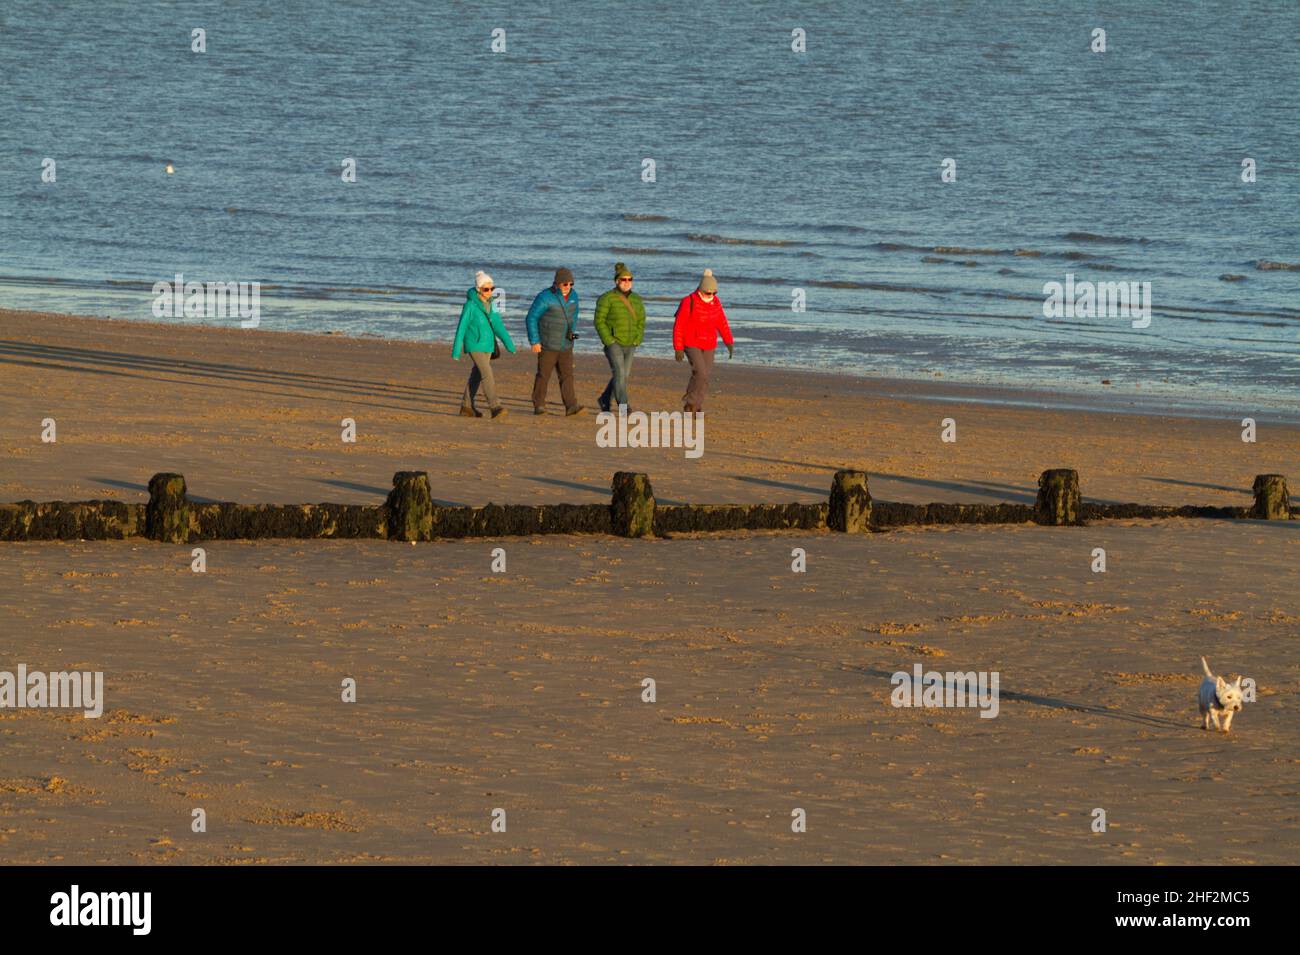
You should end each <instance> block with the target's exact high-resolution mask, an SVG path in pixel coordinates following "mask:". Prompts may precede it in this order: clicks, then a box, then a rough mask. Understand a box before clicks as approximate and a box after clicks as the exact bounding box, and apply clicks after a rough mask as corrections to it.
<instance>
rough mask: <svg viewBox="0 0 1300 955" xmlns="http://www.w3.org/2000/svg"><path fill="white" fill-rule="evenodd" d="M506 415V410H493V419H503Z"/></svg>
mask: <svg viewBox="0 0 1300 955" xmlns="http://www.w3.org/2000/svg"><path fill="white" fill-rule="evenodd" d="M505 413H506V409H505V408H493V409H492V417H494V418H500V417H501V416H502V415H503V414H505Z"/></svg>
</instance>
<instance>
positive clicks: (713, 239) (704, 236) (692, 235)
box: [686, 232, 794, 246]
mask: <svg viewBox="0 0 1300 955" xmlns="http://www.w3.org/2000/svg"><path fill="white" fill-rule="evenodd" d="M686 238H687V239H688V240H689V241H691V242H708V243H709V244H710V245H763V246H785V245H794V243H793V242H788V241H786V240H785V239H737V238H733V237H730V236H725V235H713V234H712V233H705V232H688V233H686Z"/></svg>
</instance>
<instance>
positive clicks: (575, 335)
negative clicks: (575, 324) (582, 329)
mask: <svg viewBox="0 0 1300 955" xmlns="http://www.w3.org/2000/svg"><path fill="white" fill-rule="evenodd" d="M564 337H565V338H567V339H568V340H569V341H571V342H576V341H577V340H578V337H579V336H578V333H577V332H569V333H568V334H566V335H565V336H564Z"/></svg>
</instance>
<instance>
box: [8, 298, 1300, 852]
mask: <svg viewBox="0 0 1300 955" xmlns="http://www.w3.org/2000/svg"><path fill="white" fill-rule="evenodd" d="M0 329H2V330H3V333H2V334H0V365H3V373H2V374H0V448H2V450H3V461H4V466H3V468H2V469H0V500H4V501H17V500H22V499H27V498H30V499H35V500H56V499H63V500H87V499H98V498H110V499H117V500H127V501H143V500H144V499H145V498H146V496H147V492H146V484H147V482H148V480H149V478H150V476H151V475H153V474H154V473H156V472H160V471H177V472H180V473H182V474H184V475H185V477H186V480H187V483H188V488H189V493H190V495H191V497H193V498H195V499H197V500H233V501H241V502H247V503H254V502H286V503H288V502H314V501H338V502H356V503H379V502H380V501H382V499H383V496H384V495H385V494H386V493H387V491H388V489H389V487H390V486H391V479H392V475H393V473H394V472H395V471H398V470H426V471H428V472H429V475H430V481H431V485H432V488H433V494H434V497H435V498H436V499H437V500H439V501H443V502H448V503H455V504H485V503H487V502H489V501H492V502H496V503H551V502H569V503H598V502H601V501H606V500H608V496H609V481H610V476H611V475H612V474H613V472H615V471H618V470H634V471H643V472H646V473H648V474H649V475H650V476H651V479H652V481H653V483H654V488H655V491H656V495H657V497H658V498H659V500H661V501H663V502H665V503H674V502H690V503H729V502H734V503H749V502H785V501H816V500H824V499H825V497H826V494H827V491H828V489H829V486H830V480H831V475H832V474H833V472H834V471H836V470H837V469H840V468H845V467H852V468H859V469H861V470H864V471H866V472H868V474H869V475H870V480H871V492H872V494H873V496H875V497H877V498H881V499H885V500H895V501H907V502H917V503H924V502H930V501H943V502H997V501H1008V502H1017V503H1030V502H1032V501H1033V497H1034V492H1035V488H1036V480H1037V477H1038V474H1039V473H1040V472H1041V471H1042V470H1044V469H1045V468H1052V467H1072V468H1077V469H1078V470H1079V472H1080V477H1081V484H1082V489H1083V494H1084V497H1085V499H1088V500H1096V501H1108V502H1130V501H1132V502H1139V503H1154V504H1221V505H1228V504H1230V505H1245V504H1248V503H1249V502H1250V486H1251V481H1252V479H1253V477H1254V476H1255V475H1256V474H1260V473H1266V472H1278V473H1283V474H1288V475H1289V476H1290V477H1291V481H1292V486H1293V488H1294V487H1295V486H1296V485H1297V483H1300V467H1297V462H1298V461H1300V429H1298V428H1296V427H1293V426H1289V425H1286V424H1283V423H1279V422H1275V421H1272V420H1270V418H1269V416H1268V415H1267V414H1266V413H1262V412H1258V411H1256V410H1255V409H1250V408H1243V409H1241V410H1240V412H1239V413H1233V414H1225V415H1224V416H1223V417H1222V418H1215V417H1206V418H1185V417H1172V416H1160V415H1149V414H1133V413H1123V412H1122V411H1121V410H1120V409H1119V408H1118V407H1117V408H1116V409H1115V410H1091V411H1087V410H1074V409H1068V408H1042V407H1035V406H1034V405H1035V403H1041V402H1042V401H1043V400H1044V399H1043V397H1042V396H1034V395H1028V394H1016V393H1011V392H1001V393H993V392H986V391H980V390H978V389H974V388H970V387H961V386H954V385H945V384H944V383H943V382H942V381H938V380H936V381H934V382H906V381H886V380H880V379H854V378H848V377H844V376H837V375H831V374H815V373H806V372H794V371H787V370H781V369H770V368H756V367H748V366H744V365H741V364H729V363H727V362H726V361H725V358H724V359H723V360H721V361H719V363H718V365H717V368H716V371H715V386H714V390H713V393H712V397H711V400H710V402H709V405H708V406H707V411H708V413H707V417H706V422H707V426H706V434H705V452H704V454H703V456H702V457H700V458H699V459H695V460H691V459H687V458H686V457H685V455H684V454H683V453H682V451H681V450H680V449H653V450H651V449H645V450H639V449H637V450H620V449H610V448H601V447H598V446H597V444H596V442H595V433H596V428H597V425H596V420H595V418H594V417H592V416H590V415H584V416H581V417H578V418H565V417H564V416H563V414H562V409H561V407H560V405H559V403H558V402H559V394H558V387H557V386H556V385H555V384H554V383H552V389H551V401H552V406H551V410H552V413H551V414H550V415H548V416H546V417H538V418H535V417H533V415H532V414H531V403H530V401H529V400H528V392H529V389H530V387H531V380H532V368H533V356H532V355H530V354H518V355H507V356H505V357H504V358H503V359H502V360H501V361H499V362H497V363H496V364H497V366H498V367H497V380H498V387H499V388H500V391H501V393H502V394H503V396H504V398H505V404H506V407H508V408H509V409H510V412H511V413H510V414H509V415H508V416H506V417H505V418H503V419H500V420H496V421H492V420H490V419H487V418H484V419H481V420H478V419H467V418H462V417H459V416H458V415H457V408H458V404H459V395H460V391H461V388H462V387H463V384H464V377H465V375H466V374H467V373H468V363H467V362H460V363H456V362H453V361H451V359H450V356H449V352H450V349H449V347H448V345H446V344H417V343H411V342H394V341H387V340H381V339H369V338H356V339H354V338H345V337H342V336H325V335H304V334H291V333H278V332H271V331H263V330H256V331H242V330H239V329H228V328H215V327H204V326H191V325H184V326H182V325H174V324H173V325H168V324H150V323H137V322H125V321H110V320H104V319H91V318H77V317H70V316H60V315H53V314H45V313H30V312H13V311H4V310H0ZM738 357H740V356H739V355H738ZM577 369H578V370H577V374H578V380H579V391H578V394H579V398H580V400H582V401H583V402H584V403H585V404H587V405H588V407H589V410H594V408H592V407H591V406H592V405H594V399H595V395H596V394H597V392H598V391H599V390H600V389H601V388H602V387H603V385H604V382H605V380H606V379H607V377H608V370H607V366H606V364H605V361H604V359H603V357H602V356H600V355H598V354H596V353H594V352H590V353H581V354H580V355H579V357H578V362H577ZM685 377H686V372H685V368H684V366H682V365H677V364H676V363H674V362H673V361H672V360H671V354H670V353H658V354H657V353H656V352H655V350H654V349H653V348H651V349H649V350H648V351H647V353H646V354H644V355H639V356H638V357H637V359H636V364H635V365H634V368H633V374H632V385H631V394H632V401H633V404H634V407H640V408H643V409H646V410H652V409H672V408H678V407H680V404H679V398H680V395H681V392H682V388H683V386H684V383H685ZM1103 400H1104V396H1099V404H1101V403H1103ZM1243 417H1254V418H1256V420H1257V422H1258V441H1257V442H1256V443H1253V444H1249V443H1243V442H1242V440H1241V426H1240V422H1241V418H1243ZM46 418H54V419H55V421H56V422H57V434H58V440H57V442H55V443H52V444H47V443H42V442H41V440H40V433H41V429H42V420H43V419H46ZM344 418H352V419H354V420H355V421H356V427H357V441H356V443H355V444H345V443H343V442H342V441H341V440H340V431H341V426H340V422H341V421H342V419H344ZM945 418H952V419H954V420H955V421H956V427H957V437H958V440H957V441H956V442H955V443H945V442H942V441H941V440H940V432H941V427H942V425H941V422H942V421H943V419H945ZM494 547H504V549H505V551H506V555H507V559H508V569H507V572H506V573H504V574H498V573H492V572H491V570H490V562H491V551H492V549H493V548H494ZM796 547H799V548H804V549H805V550H806V552H807V561H808V565H807V566H808V569H807V573H803V574H798V573H793V572H792V571H791V551H792V549H793V548H796ZM1098 547H1101V548H1104V549H1105V550H1106V552H1107V555H1108V569H1107V572H1106V573H1093V572H1092V571H1091V569H1090V562H1091V560H1092V556H1091V555H1092V551H1093V549H1094V548H1098ZM206 549H207V561H208V570H207V573H206V574H203V575H199V574H194V573H191V571H190V566H189V562H190V551H189V548H188V547H185V546H179V545H178V546H172V545H163V544H156V543H151V542H146V541H140V540H134V541H120V542H103V543H89V542H66V543H57V542H50V543H2V544H0V608H2V609H3V612H4V614H5V616H6V618H7V619H8V620H9V621H10V623H9V626H7V627H5V628H4V629H3V631H0V669H9V670H12V669H14V668H15V667H16V666H17V664H19V663H25V664H26V665H27V666H28V667H29V668H30V669H38V668H40V669H47V670H60V669H70V668H77V669H84V670H102V671H103V672H104V674H105V687H106V697H107V699H106V702H105V715H104V716H103V717H102V718H101V719H99V720H87V719H84V718H83V717H82V716H81V715H80V713H77V714H75V715H74V714H71V713H69V712H66V711H54V710H46V711H39V710H24V711H17V710H0V739H2V740H3V743H2V744H0V754H2V755H3V769H0V817H3V822H0V857H3V858H4V859H5V860H6V861H8V862H18V863H50V862H88V863H99V862H118V863H134V862H145V863H148V862H182V863H209V862H212V863H226V864H241V863H259V862H395V861H401V862H443V863H472V862H524V863H528V862H544V863H590V862H599V863H606V862H610V863H629V862H631V863H643V862H665V863H667V862H688V863H705V864H711V863H746V862H749V863H817V862H823V861H829V862H836V863H867V864H879V863H948V862H956V863H995V864H1029V863H1053V862H1073V863H1098V864H1113V863H1135V864H1187V863H1203V864H1215V863H1221V862H1231V863H1232V864H1261V863H1295V862H1296V861H1297V859H1298V858H1300V856H1298V853H1297V849H1298V848H1300V845H1298V843H1300V838H1298V833H1300V826H1298V825H1297V821H1296V815H1295V805H1296V793H1297V785H1298V784H1300V771H1298V766H1297V759H1296V756H1295V754H1296V752H1297V749H1298V747H1297V744H1298V743H1300V729H1297V727H1298V726H1300V720H1298V719H1297V717H1298V716H1300V712H1298V711H1300V699H1298V698H1297V689H1298V686H1297V681H1298V680H1300V664H1298V663H1297V662H1296V661H1297V655H1296V648H1297V639H1298V638H1300V601H1298V600H1297V598H1296V584H1297V581H1298V580H1300V576H1298V575H1297V572H1296V570H1295V566H1296V562H1297V557H1298V556H1300V523H1297V522H1294V521H1292V522H1258V521H1211V520H1200V521H1194V520H1165V521H1114V522H1104V523H1100V524H1096V525H1094V526H1091V527H1084V528H1049V527H1037V526H1033V525H1025V526H1007V527H951V528H927V529H921V528H907V529H900V530H896V531H891V532H889V533H881V534H871V535H864V536H845V535H835V534H831V533H821V532H804V533H789V534H786V533H748V534H725V535H712V536H682V537H676V538H674V539H660V540H636V541H633V540H625V539H620V538H614V537H604V536H590V537H549V538H542V537H538V538H513V539H505V540H497V541H489V540H471V541H459V542H434V543H428V544H419V545H417V546H411V545H406V544H396V543H390V542H380V541H355V542H349V541H274V542H258V543H250V542H211V543H209V544H208V545H206ZM1202 655H1205V656H1206V657H1208V658H1209V661H1210V663H1211V664H1212V665H1213V666H1214V667H1215V669H1216V671H1218V672H1222V673H1224V674H1244V675H1246V676H1248V677H1250V678H1252V679H1254V680H1255V681H1256V683H1257V685H1258V688H1259V689H1258V700H1257V701H1256V702H1253V703H1250V704H1248V705H1247V706H1246V709H1245V712H1243V713H1242V714H1240V716H1239V717H1238V720H1237V722H1236V723H1234V725H1233V731H1232V733H1231V734H1230V735H1227V736H1225V735H1223V734H1214V733H1205V732H1203V731H1201V729H1200V728H1199V725H1200V724H1199V717H1198V714H1197V710H1196V691H1197V686H1198V683H1199V681H1200V663H1199V658H1200V656H1202ZM916 663H921V664H923V665H924V666H925V667H926V668H935V669H940V670H960V671H967V670H996V671H998V672H999V673H1000V674H1001V686H1002V698H1001V709H1000V713H999V715H998V717H997V718H996V719H981V718H980V717H979V714H978V712H977V711H976V710H973V709H967V710H953V709H908V708H896V707H894V706H892V705H891V703H890V690H891V685H890V675H891V674H892V673H894V672H895V671H898V670H904V671H909V670H911V668H912V666H913V665H914V664H916ZM348 677H350V678H353V679H355V680H356V681H357V702H355V703H344V702H342V701H341V699H340V682H341V681H342V680H343V679H344V678H348ZM647 677H648V678H651V679H654V680H655V681H656V687H657V699H656V701H655V702H653V703H647V702H643V701H642V680H644V679H645V678H647ZM194 808H203V809H204V810H205V811H206V813H207V819H208V825H207V832H206V833H194V832H191V829H190V820H191V812H192V810H193V809H194ZM495 808H503V809H504V810H505V812H506V817H507V819H508V825H507V830H506V831H505V832H492V831H490V823H491V813H492V810H493V809H495ZM796 808H802V809H804V810H805V811H806V813H807V819H808V825H807V831H806V832H803V833H794V832H792V831H791V824H790V822H791V812H792V811H793V810H794V809H796ZM1095 808H1104V809H1105V810H1106V813H1107V819H1108V828H1107V831H1106V832H1104V833H1097V832H1093V831H1092V830H1091V826H1090V824H1091V822H1092V811H1093V810H1094V809H1095Z"/></svg>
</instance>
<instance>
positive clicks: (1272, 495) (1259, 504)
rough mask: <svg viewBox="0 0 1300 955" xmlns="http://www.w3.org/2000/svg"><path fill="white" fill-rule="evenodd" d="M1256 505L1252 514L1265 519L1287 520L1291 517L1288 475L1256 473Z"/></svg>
mask: <svg viewBox="0 0 1300 955" xmlns="http://www.w3.org/2000/svg"><path fill="white" fill-rule="evenodd" d="M1253 490H1254V492H1255V507H1254V508H1253V509H1252V510H1251V512H1250V516H1251V517H1257V518H1260V519H1261V520H1265V521H1285V520H1290V518H1291V498H1290V495H1288V494H1287V489H1286V475H1283V474H1257V475H1255V486H1254V488H1253Z"/></svg>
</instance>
